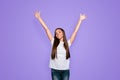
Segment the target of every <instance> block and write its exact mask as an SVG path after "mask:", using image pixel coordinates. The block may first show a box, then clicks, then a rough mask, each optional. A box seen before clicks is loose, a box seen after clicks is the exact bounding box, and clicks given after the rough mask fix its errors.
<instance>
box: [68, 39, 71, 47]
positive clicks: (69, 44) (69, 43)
mask: <svg viewBox="0 0 120 80" xmlns="http://www.w3.org/2000/svg"><path fill="white" fill-rule="evenodd" d="M68 46H69V47H70V46H71V42H70V39H69V40H68Z"/></svg>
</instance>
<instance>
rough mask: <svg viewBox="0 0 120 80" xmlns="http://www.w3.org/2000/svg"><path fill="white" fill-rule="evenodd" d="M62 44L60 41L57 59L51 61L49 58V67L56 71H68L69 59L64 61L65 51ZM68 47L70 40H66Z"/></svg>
mask: <svg viewBox="0 0 120 80" xmlns="http://www.w3.org/2000/svg"><path fill="white" fill-rule="evenodd" d="M53 42H54V38H53V39H52V40H51V44H52V46H53ZM63 44H64V42H62V41H60V43H59V45H58V47H57V58H56V57H55V59H51V56H50V63H49V67H50V68H53V69H57V70H68V69H69V64H70V58H69V59H66V50H65V48H64V45H63ZM68 46H69V47H70V46H71V43H70V40H68Z"/></svg>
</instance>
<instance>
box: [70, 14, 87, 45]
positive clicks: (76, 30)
mask: <svg viewBox="0 0 120 80" xmlns="http://www.w3.org/2000/svg"><path fill="white" fill-rule="evenodd" d="M85 19H86V16H85V15H84V14H80V18H79V20H78V23H77V25H76V27H75V29H74V32H73V33H72V35H71V37H70V42H71V43H72V42H73V41H74V39H75V37H76V34H77V32H78V29H79V27H80V25H81V23H82V21H83V20H85Z"/></svg>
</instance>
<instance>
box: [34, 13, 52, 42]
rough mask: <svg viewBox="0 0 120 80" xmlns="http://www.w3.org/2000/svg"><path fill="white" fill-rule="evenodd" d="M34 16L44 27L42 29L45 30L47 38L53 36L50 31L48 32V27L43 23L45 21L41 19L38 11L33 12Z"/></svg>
mask: <svg viewBox="0 0 120 80" xmlns="http://www.w3.org/2000/svg"><path fill="white" fill-rule="evenodd" d="M35 17H36V18H37V19H38V21H39V22H40V23H41V25H42V27H43V28H44V30H45V31H46V34H47V36H48V38H49V40H50V41H51V40H52V38H53V36H52V33H51V32H50V30H49V28H48V27H47V25H46V24H45V22H44V21H43V19H42V18H41V16H40V12H35Z"/></svg>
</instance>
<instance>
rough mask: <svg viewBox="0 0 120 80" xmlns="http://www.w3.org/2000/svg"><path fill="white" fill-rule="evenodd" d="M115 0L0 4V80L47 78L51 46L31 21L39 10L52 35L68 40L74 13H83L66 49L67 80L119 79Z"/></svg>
mask: <svg viewBox="0 0 120 80" xmlns="http://www.w3.org/2000/svg"><path fill="white" fill-rule="evenodd" d="M119 4H120V1H119V0H19V1H18V0H1V1H0V80H51V71H50V68H49V67H48V66H49V58H50V54H51V44H50V41H49V40H48V38H47V35H46V33H45V31H44V29H43V28H42V26H41V24H40V23H39V22H38V20H37V19H36V18H35V17H34V12H35V11H40V13H41V16H42V18H43V19H44V21H45V23H46V24H47V26H48V27H49V29H50V30H51V32H52V34H53V35H54V30H55V28H57V27H61V28H63V29H64V30H65V31H66V35H67V39H69V38H70V36H71V34H72V32H73V31H74V28H75V26H76V24H77V21H78V19H79V15H80V13H84V14H86V15H87V19H86V20H85V21H83V22H82V24H81V26H80V29H79V31H78V33H77V36H76V39H75V41H74V43H73V44H72V45H71V47H70V52H71V64H70V80H120V9H119V7H120V5H119Z"/></svg>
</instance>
